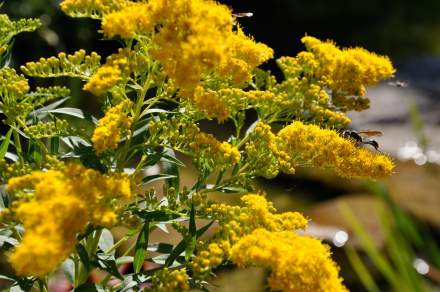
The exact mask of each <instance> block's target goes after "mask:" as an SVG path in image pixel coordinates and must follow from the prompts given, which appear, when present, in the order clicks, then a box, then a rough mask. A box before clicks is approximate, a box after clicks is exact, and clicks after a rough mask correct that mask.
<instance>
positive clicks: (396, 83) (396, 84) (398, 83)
mask: <svg viewBox="0 0 440 292" xmlns="http://www.w3.org/2000/svg"><path fill="white" fill-rule="evenodd" d="M388 85H391V86H394V87H402V88H406V87H408V83H406V82H404V81H400V80H396V81H390V82H388Z"/></svg>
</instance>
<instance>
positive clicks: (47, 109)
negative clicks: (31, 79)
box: [29, 97, 69, 120]
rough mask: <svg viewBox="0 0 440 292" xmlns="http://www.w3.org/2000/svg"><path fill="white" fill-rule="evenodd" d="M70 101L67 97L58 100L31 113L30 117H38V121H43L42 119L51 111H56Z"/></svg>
mask: <svg viewBox="0 0 440 292" xmlns="http://www.w3.org/2000/svg"><path fill="white" fill-rule="evenodd" d="M68 99H69V97H65V98H62V99H60V100H57V101H55V102H53V103H51V104H48V105H46V106H44V107H41V108H39V109H36V110H33V111H31V112H30V113H29V117H31V118H34V117H37V118H38V119H40V120H41V119H43V118H45V117H46V116H47V114H48V113H49V112H50V111H51V110H54V109H56V108H57V107H59V106H60V105H61V104H63V103H64V102H65V101H66V100H68Z"/></svg>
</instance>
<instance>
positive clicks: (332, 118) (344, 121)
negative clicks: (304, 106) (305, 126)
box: [310, 106, 351, 129]
mask: <svg viewBox="0 0 440 292" xmlns="http://www.w3.org/2000/svg"><path fill="white" fill-rule="evenodd" d="M310 113H311V115H312V116H311V120H312V121H313V122H316V123H317V124H318V125H326V126H327V127H331V128H335V129H340V128H343V127H345V126H347V125H348V124H350V123H351V120H350V119H349V118H348V117H347V116H346V115H344V114H343V113H340V112H336V111H332V110H329V109H326V108H323V107H321V106H312V107H311V108H310Z"/></svg>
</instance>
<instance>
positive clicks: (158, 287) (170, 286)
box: [152, 268, 190, 292]
mask: <svg viewBox="0 0 440 292" xmlns="http://www.w3.org/2000/svg"><path fill="white" fill-rule="evenodd" d="M188 281H189V277H188V274H187V273H186V270H185V269H179V270H174V271H170V270H169V269H168V268H164V269H163V270H160V271H159V272H157V273H155V274H154V275H153V278H152V282H153V285H154V288H153V291H157V292H180V291H189V290H190V286H189V284H188Z"/></svg>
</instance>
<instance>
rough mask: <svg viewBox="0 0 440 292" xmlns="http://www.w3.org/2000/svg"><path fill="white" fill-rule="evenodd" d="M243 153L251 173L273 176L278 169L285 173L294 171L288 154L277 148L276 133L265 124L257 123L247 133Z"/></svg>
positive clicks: (267, 176)
mask: <svg viewBox="0 0 440 292" xmlns="http://www.w3.org/2000/svg"><path fill="white" fill-rule="evenodd" d="M245 153H246V156H247V157H248V161H249V164H250V168H251V170H252V172H253V174H255V175H257V176H263V177H266V178H273V177H275V176H276V175H277V174H278V172H279V170H280V169H282V170H283V171H284V172H285V173H291V174H293V173H295V168H294V165H292V164H291V162H290V161H289V160H290V158H289V155H288V154H287V153H286V152H284V151H283V150H280V149H279V147H278V143H277V138H276V135H275V134H274V133H272V131H271V127H270V126H269V125H267V124H264V123H261V122H260V123H258V124H257V125H256V127H255V130H254V131H253V132H252V133H251V134H249V141H248V142H247V143H246V146H245Z"/></svg>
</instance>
